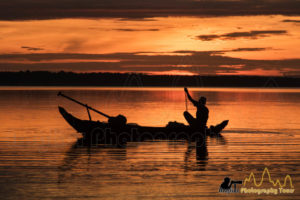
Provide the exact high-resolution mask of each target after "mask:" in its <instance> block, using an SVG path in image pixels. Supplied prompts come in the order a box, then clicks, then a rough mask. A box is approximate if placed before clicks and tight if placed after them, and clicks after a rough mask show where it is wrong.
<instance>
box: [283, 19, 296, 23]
mask: <svg viewBox="0 0 300 200" xmlns="http://www.w3.org/2000/svg"><path fill="white" fill-rule="evenodd" d="M282 22H292V23H300V20H294V19H285V20H282Z"/></svg>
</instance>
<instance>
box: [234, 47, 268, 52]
mask: <svg viewBox="0 0 300 200" xmlns="http://www.w3.org/2000/svg"><path fill="white" fill-rule="evenodd" d="M268 49H271V48H237V49H232V50H230V51H232V52H240V51H265V50H268Z"/></svg>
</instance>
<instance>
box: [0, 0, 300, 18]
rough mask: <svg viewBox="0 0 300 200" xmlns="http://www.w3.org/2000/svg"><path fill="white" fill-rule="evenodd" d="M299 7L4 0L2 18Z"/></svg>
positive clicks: (295, 11)
mask: <svg viewBox="0 0 300 200" xmlns="http://www.w3.org/2000/svg"><path fill="white" fill-rule="evenodd" d="M299 8H300V2H299V1H298V0H272V1H271V0H259V1H253V0H235V1H231V0H176V1H174V0H164V1H161V0H151V1H141V0H127V1H124V0H102V1H99V0H85V1H83V0H72V1H70V0H44V1H40V0H9V1H4V0H2V1H0V19H2V20H30V19H35V20H36V19H57V18H92V17H93V18H94V17H99V18H123V19H144V18H146V19H149V18H153V17H168V16H244V15H275V14H281V15H299V14H300V11H299Z"/></svg>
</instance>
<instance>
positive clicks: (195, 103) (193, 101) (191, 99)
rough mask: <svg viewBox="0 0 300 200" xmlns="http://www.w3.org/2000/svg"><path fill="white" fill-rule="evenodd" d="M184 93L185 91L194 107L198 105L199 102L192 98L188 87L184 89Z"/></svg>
mask: <svg viewBox="0 0 300 200" xmlns="http://www.w3.org/2000/svg"><path fill="white" fill-rule="evenodd" d="M184 91H185V93H186V95H187V97H188V99H189V100H190V101H191V102H192V103H193V104H194V105H197V101H195V100H194V99H193V98H192V97H191V95H190V93H189V91H188V89H187V88H186V87H185V88H184Z"/></svg>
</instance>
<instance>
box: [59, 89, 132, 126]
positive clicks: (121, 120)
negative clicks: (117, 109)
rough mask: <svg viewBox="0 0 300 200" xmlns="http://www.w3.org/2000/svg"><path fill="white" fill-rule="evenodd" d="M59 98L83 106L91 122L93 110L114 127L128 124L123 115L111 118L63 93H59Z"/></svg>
mask: <svg viewBox="0 0 300 200" xmlns="http://www.w3.org/2000/svg"><path fill="white" fill-rule="evenodd" d="M57 96H62V97H64V98H66V99H68V100H70V101H73V102H75V103H77V104H79V105H81V106H84V107H86V108H87V110H88V114H89V117H90V120H91V116H90V113H89V110H92V111H94V112H96V113H98V114H100V115H102V116H104V117H106V118H108V122H109V123H110V124H112V125H116V126H121V125H125V124H126V122H127V119H126V117H125V116H123V115H118V116H116V117H112V116H109V115H107V114H105V113H103V112H101V111H99V110H96V109H95V108H92V107H90V106H88V105H87V104H84V103H81V102H79V101H77V100H75V99H73V98H72V97H69V96H67V95H65V94H63V93H62V92H58V94H57Z"/></svg>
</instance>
